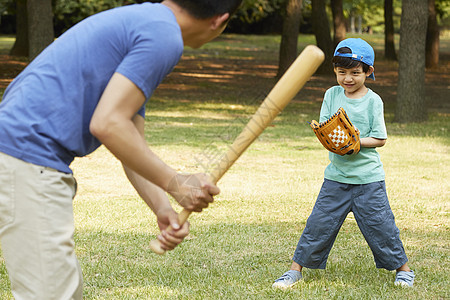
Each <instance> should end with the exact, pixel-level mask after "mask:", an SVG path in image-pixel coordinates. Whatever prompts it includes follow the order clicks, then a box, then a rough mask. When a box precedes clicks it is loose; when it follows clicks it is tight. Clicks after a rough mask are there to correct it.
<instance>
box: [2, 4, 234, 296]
mask: <svg viewBox="0 0 450 300" xmlns="http://www.w3.org/2000/svg"><path fill="white" fill-rule="evenodd" d="M240 3H241V0H215V1H208V0H165V1H163V2H162V3H159V4H154V3H144V4H139V5H130V6H125V7H120V8H116V9H112V10H109V11H106V12H102V13H100V14H97V15H94V16H92V17H89V18H87V19H86V20H84V21H82V22H80V23H79V24H77V25H76V26H74V27H73V28H72V29H70V30H68V31H67V32H66V33H64V34H63V35H62V36H61V37H59V38H58V40H56V41H55V42H54V43H52V44H51V45H50V46H49V47H48V48H47V49H45V50H44V51H43V52H42V53H41V54H40V55H39V56H38V57H37V58H36V59H35V60H34V61H33V62H31V63H30V64H29V66H28V67H27V68H26V69H25V70H24V71H23V72H22V73H21V74H20V75H19V76H18V77H17V78H16V79H15V80H14V81H13V82H12V83H11V85H10V86H9V87H8V88H7V89H6V91H5V94H4V96H3V101H2V102H1V104H0V242H1V245H2V250H3V256H4V258H5V262H6V267H7V269H8V274H9V277H10V281H11V290H12V293H13V295H14V297H15V298H16V299H46V300H49V299H58V300H61V299H81V298H82V275H81V270H80V268H79V265H78V261H77V259H76V256H75V251H74V241H73V233H74V224H73V223H74V222H73V208H72V199H73V197H74V195H75V191H76V182H75V179H74V178H73V176H72V171H71V170H70V168H69V165H70V163H71V162H72V161H73V159H74V157H80V156H85V155H87V154H89V153H91V152H92V151H94V150H95V149H97V148H98V147H99V146H100V145H101V144H104V145H105V146H106V147H107V148H108V149H109V150H110V151H111V152H112V153H113V154H114V155H115V156H116V157H117V158H118V159H119V160H120V161H121V162H122V164H123V167H124V170H125V173H126V175H127V176H128V178H129V180H130V182H131V183H132V184H133V186H134V187H135V188H136V190H137V191H138V193H139V195H140V196H141V197H142V199H143V200H144V201H145V202H146V203H147V204H148V205H149V207H150V208H151V209H152V210H153V212H154V213H155V215H156V217H157V219H158V224H159V227H160V229H161V235H159V236H158V239H159V240H160V241H161V243H162V248H163V249H165V250H171V249H173V248H174V247H176V246H177V245H178V244H179V243H181V242H182V240H183V239H184V237H185V236H187V234H188V231H189V229H188V224H184V225H183V226H180V225H179V224H178V221H177V220H178V217H177V214H176V212H175V211H174V210H173V209H172V207H171V205H170V203H169V200H168V198H167V196H166V193H165V192H168V193H170V194H171V195H172V196H173V197H174V198H175V199H176V200H177V201H178V202H179V204H180V205H182V206H183V207H184V208H186V209H188V210H192V211H196V212H199V211H201V210H202V209H204V208H206V207H207V206H208V204H209V203H211V202H212V201H213V196H214V195H217V194H218V193H219V189H218V188H217V186H215V185H214V184H213V183H211V182H210V181H209V180H208V179H207V177H206V175H205V174H193V175H189V176H187V175H181V174H178V173H177V172H176V171H175V170H173V169H172V168H171V167H169V166H168V165H166V164H165V163H164V162H163V161H162V160H161V159H159V158H158V157H157V156H156V155H155V154H154V153H153V152H152V151H151V150H150V149H149V148H148V147H147V144H146V140H145V138H144V116H145V103H146V100H147V99H148V98H150V96H151V95H152V93H153V91H154V90H155V89H156V87H157V86H158V84H159V83H160V82H161V81H162V80H163V78H164V77H165V76H166V75H167V74H168V73H169V72H170V71H171V70H172V69H173V67H174V66H175V65H176V64H177V62H178V61H179V59H180V57H181V54H182V51H183V46H189V47H192V48H198V47H200V46H202V45H203V44H205V43H207V42H209V41H210V40H212V39H214V38H215V37H217V36H218V35H219V34H220V33H222V31H223V30H224V29H225V27H226V24H227V22H228V20H229V19H230V16H231V15H232V14H233V13H234V12H235V11H236V9H237V8H238V6H239V5H240ZM169 225H171V227H172V228H173V229H172V230H166V228H168V226H169Z"/></svg>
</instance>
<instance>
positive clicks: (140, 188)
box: [123, 165, 172, 214]
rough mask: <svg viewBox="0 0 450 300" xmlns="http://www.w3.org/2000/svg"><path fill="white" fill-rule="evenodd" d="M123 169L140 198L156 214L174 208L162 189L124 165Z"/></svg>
mask: <svg viewBox="0 0 450 300" xmlns="http://www.w3.org/2000/svg"><path fill="white" fill-rule="evenodd" d="M123 169H124V171H125V174H126V175H127V177H128V180H129V181H130V182H131V184H132V185H133V187H134V188H135V190H136V191H137V193H138V194H139V196H140V197H141V198H142V199H143V200H144V201H145V203H147V205H148V206H149V207H150V209H151V210H152V211H153V212H154V213H155V214H157V212H158V211H159V210H162V209H167V208H172V206H171V205H170V202H169V199H168V198H167V194H166V193H165V192H164V191H163V190H162V189H161V188H159V187H158V186H156V185H154V184H153V183H151V182H150V181H148V180H146V179H145V178H144V177H142V176H140V175H139V174H137V173H136V172H134V171H133V170H131V169H130V168H129V167H127V166H125V165H123Z"/></svg>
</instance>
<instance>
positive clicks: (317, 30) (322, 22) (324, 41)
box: [311, 0, 334, 74]
mask: <svg viewBox="0 0 450 300" xmlns="http://www.w3.org/2000/svg"><path fill="white" fill-rule="evenodd" d="M311 4H312V15H311V19H312V27H313V31H314V35H315V36H316V42H317V46H318V47H319V48H320V49H322V51H323V52H324V53H325V61H324V62H323V63H322V64H321V65H320V67H319V69H317V73H319V74H332V73H333V66H332V64H331V59H332V58H333V53H334V47H333V41H332V40H331V34H330V24H329V22H328V16H327V13H326V11H325V0H312V2H311Z"/></svg>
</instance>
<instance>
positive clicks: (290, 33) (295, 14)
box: [277, 0, 302, 78]
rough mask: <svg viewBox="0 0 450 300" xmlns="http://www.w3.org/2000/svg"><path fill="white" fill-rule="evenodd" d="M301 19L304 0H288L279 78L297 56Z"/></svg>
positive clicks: (281, 44) (282, 37) (282, 35)
mask: <svg viewBox="0 0 450 300" xmlns="http://www.w3.org/2000/svg"><path fill="white" fill-rule="evenodd" d="M301 19H302V0H287V2H286V14H285V16H284V20H283V32H282V34H281V43H280V57H279V63H278V74H277V78H280V77H281V76H283V74H284V72H286V70H287V69H288V68H289V66H290V65H291V64H292V63H293V62H294V60H295V59H296V58H297V43H298V34H299V31H300V22H301Z"/></svg>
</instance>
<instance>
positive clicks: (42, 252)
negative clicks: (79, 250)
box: [0, 152, 83, 300]
mask: <svg viewBox="0 0 450 300" xmlns="http://www.w3.org/2000/svg"><path fill="white" fill-rule="evenodd" d="M75 192H76V181H75V179H74V178H73V176H72V175H71V174H65V173H61V172H58V171H56V170H53V169H50V168H45V167H41V166H37V165H33V164H29V163H26V162H24V161H22V160H19V159H16V158H13V157H11V156H8V155H5V154H3V153H1V152H0V243H1V248H2V251H3V257H4V259H5V263H6V268H7V270H8V274H9V279H10V281H11V290H12V293H13V295H14V297H15V299H16V300H22V299H23V300H32V299H42V300H44V299H45V300H50V299H55V300H65V299H82V289H83V280H82V275H81V269H80V266H79V264H78V261H77V258H76V256H75V251H74V240H73V234H74V218H73V207H72V201H73V197H74V196H75Z"/></svg>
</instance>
